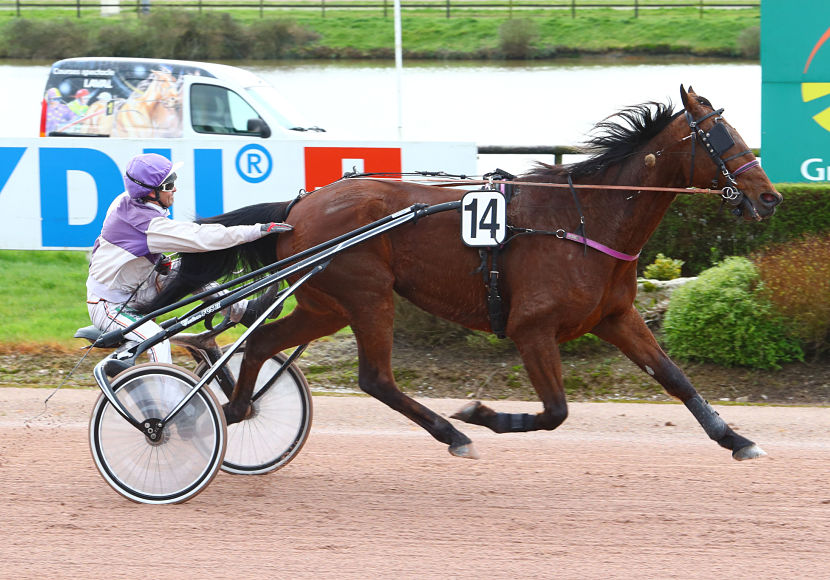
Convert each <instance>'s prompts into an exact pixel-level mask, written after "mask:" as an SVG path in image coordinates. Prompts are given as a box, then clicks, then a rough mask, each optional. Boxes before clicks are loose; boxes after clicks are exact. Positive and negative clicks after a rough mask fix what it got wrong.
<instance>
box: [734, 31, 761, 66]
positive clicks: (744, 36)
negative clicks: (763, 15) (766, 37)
mask: <svg viewBox="0 0 830 580" xmlns="http://www.w3.org/2000/svg"><path fill="white" fill-rule="evenodd" d="M738 52H739V53H740V54H741V56H742V57H744V58H752V59H758V58H760V56H761V27H760V26H750V27H749V28H744V29H743V30H741V32H740V34H738Z"/></svg>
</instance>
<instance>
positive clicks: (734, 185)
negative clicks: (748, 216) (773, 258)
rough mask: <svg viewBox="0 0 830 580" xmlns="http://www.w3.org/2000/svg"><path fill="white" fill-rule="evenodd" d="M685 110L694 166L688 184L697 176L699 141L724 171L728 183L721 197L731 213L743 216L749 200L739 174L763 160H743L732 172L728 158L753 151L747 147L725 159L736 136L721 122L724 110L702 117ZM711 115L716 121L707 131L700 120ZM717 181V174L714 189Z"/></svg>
mask: <svg viewBox="0 0 830 580" xmlns="http://www.w3.org/2000/svg"><path fill="white" fill-rule="evenodd" d="M684 113H685V114H686V122H687V123H688V124H689V128H690V129H691V130H692V132H691V133H690V134H689V136H688V137H684V139H683V140H686V139H691V140H692V163H691V169H690V170H689V187H691V186H692V180H693V179H694V174H695V153H696V144H697V141H698V140H699V141H700V143H701V144H702V145H703V147H704V148H705V149H706V153H708V154H709V157H710V158H711V159H712V161H713V162H714V163H715V165H717V166H718V168H720V172H721V174H722V175H723V176H724V177H725V178H726V182H727V184H726V185H725V186H724V187H723V189H722V190H721V197H722V198H723V201H724V202H725V203H727V204H729V205H730V206H732V207H733V210H732V213H734V214H735V215H738V216H740V215H741V214H742V213H743V207H744V206H746V205H747V202H748V200H747V198H746V196H745V195H744V192H743V191H741V189H740V188H739V187H738V180H737V177H738V176H739V175H740V174H741V173H744V172H746V171H749V170H750V169H752V168H753V167H758V166H759V165H760V163H759V162H758V160H757V159H753V160H752V161H749V162H747V163H744V164H743V165H741V166H740V167H738V168H737V169H736V170H735V171H730V170H729V168H728V167H727V166H726V164H727V163H728V162H729V161H732V160H733V159H738V158H739V157H743V156H744V155H746V154H747V153H752V151H751V150H750V149H746V150H744V151H741V152H739V153H735V154H733V155H730V156H729V157H727V158H726V159H724V158H723V157H722V156H723V154H724V153H726V152H727V151H729V150H730V149H731V148H732V147H734V146H735V139H734V138H733V137H732V135H731V134H730V133H729V129H727V128H726V125H725V124H724V123H722V122H721V121H723V117H721V114H722V113H723V109H717V110H713V111H711V112H709V113H707V114H705V115H703V116H702V117H700V118H699V119H695V118H694V117H693V116H692V114H691V113H690V112H689V110H688V109H684ZM710 117H714V118H715V119H714V124H713V125H712V126H711V127H710V128H709V129H706V130H704V129H703V127H701V123H703V121H705V120H706V119H709V118H710ZM718 180H719V178H718V177H715V178H714V179H712V186H711V188H712V189H717V186H718ZM749 207H750V209H752V211H753V212H755V209H754V208H753V207H752V204H751V203H749Z"/></svg>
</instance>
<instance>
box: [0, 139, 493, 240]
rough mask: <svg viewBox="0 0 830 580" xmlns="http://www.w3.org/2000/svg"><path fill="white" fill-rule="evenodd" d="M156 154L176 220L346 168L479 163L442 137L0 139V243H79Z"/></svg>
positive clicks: (469, 166) (289, 189)
mask: <svg viewBox="0 0 830 580" xmlns="http://www.w3.org/2000/svg"><path fill="white" fill-rule="evenodd" d="M141 153H158V154H160V155H164V156H165V157H168V158H170V159H171V160H173V161H174V162H178V161H183V162H184V166H183V167H182V168H181V169H180V170H179V171H177V173H178V176H179V178H178V181H177V183H176V185H177V192H176V202H175V205H174V207H173V213H174V217H175V218H176V219H186V220H192V219H195V218H198V217H209V216H214V215H217V214H220V213H224V212H227V211H230V210H233V209H236V208H239V207H242V206H246V205H251V204H254V203H261V202H269V201H284V200H289V199H293V198H294V197H296V196H297V195H298V193H299V192H300V190H306V191H313V190H314V189H317V188H319V187H322V186H323V185H326V184H328V183H331V182H333V181H336V180H337V179H339V178H341V177H342V176H343V173H344V172H345V171H351V170H353V169H356V170H357V171H360V172H367V173H372V172H389V173H398V172H412V171H444V172H447V173H452V174H466V175H472V174H474V173H475V172H476V155H477V150H476V145H475V144H474V143H447V142H402V141H394V142H354V141H348V142H346V141H343V142H338V141H329V140H326V141H319V142H317V141H307V140H302V141H300V140H298V141H277V140H263V139H251V140H248V139H246V140H239V139H228V140H198V141H197V140H193V141H190V140H183V139H95V138H84V137H45V138H31V139H0V215H2V216H3V218H4V220H3V222H4V226H3V227H2V228H0V248H2V249H28V250H39V249H85V248H89V247H91V246H92V244H93V243H94V241H95V238H96V237H97V235H98V234H99V232H100V231H101V225H102V224H103V220H104V214H105V212H106V210H107V208H108V207H109V204H110V202H111V201H112V200H113V199H114V198H115V197H116V196H117V195H119V194H120V193H121V192H122V191H123V190H124V181H123V172H124V168H125V167H126V165H127V162H128V161H129V160H130V159H131V158H132V157H133V156H135V155H138V154H141Z"/></svg>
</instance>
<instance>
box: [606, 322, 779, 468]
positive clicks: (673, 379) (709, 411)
mask: <svg viewBox="0 0 830 580" xmlns="http://www.w3.org/2000/svg"><path fill="white" fill-rule="evenodd" d="M592 332H593V333H594V334H596V335H597V336H598V337H600V338H601V339H603V340H606V341H608V342H610V343H611V344H613V345H615V346H616V347H618V348H619V349H620V350H621V351H622V352H623V353H624V354H625V355H626V356H627V357H628V358H630V359H631V360H632V361H634V363H635V364H636V365H637V366H639V367H640V368H641V369H643V371H645V372H646V373H648V374H649V375H651V376H652V377H654V379H655V380H656V381H657V382H658V383H660V384H661V385H662V386H663V388H664V389H666V392H667V393H669V394H670V395H672V396H673V397H676V398H678V399H680V400H681V401H683V404H684V405H686V408H687V409H689V411H691V413H692V415H694V417H695V419H697V421H698V423H700V425H701V427H703V429H704V431H706V434H707V435H709V438H710V439H712V440H714V441H716V442H717V443H718V445H720V446H721V447H725V448H726V449H730V450H732V457H734V458H735V459H737V460H739V461H741V460H744V459H754V458H756V457H761V456H763V455H766V453H765V452H764V450H763V449H761V448H760V447H759V446H758V445H756V444H755V443H753V442H752V441H750V440H749V439H747V438H746V437H741V436H740V435H738V434H737V433H735V432H734V431H733V430H732V428H730V427H729V425H727V424H726V422H725V421H724V420H723V419H721V418H720V415H718V413H717V412H716V411H715V410H714V409H713V408H712V407H711V406H710V405H709V403H708V402H707V401H705V400H704V399H703V398H702V397H701V396H700V395H699V394H698V393H697V391H696V390H695V388H694V387H693V386H692V383H691V382H690V381H689V379H688V378H687V377H686V375H684V374H683V371H681V370H680V369H679V368H678V366H677V365H676V364H674V362H672V360H671V359H670V358H669V357H668V355H666V353H665V352H663V349H662V348H660V345H658V344H657V341H656V340H655V339H654V336H653V335H652V334H651V331H650V330H649V329H648V327H647V326H646V324H645V322H643V319H642V317H641V316H640V314H639V313H638V312H637V311H636V310H635V309H634V307H631V309H630V310H628V311H627V312H626V313H625V314H621V315H618V316H611V317H607V318H605V319H604V320H603V321H602V322H601V323H600V324H599V325H598V326H597V327H596V328H594V329H593V330H592Z"/></svg>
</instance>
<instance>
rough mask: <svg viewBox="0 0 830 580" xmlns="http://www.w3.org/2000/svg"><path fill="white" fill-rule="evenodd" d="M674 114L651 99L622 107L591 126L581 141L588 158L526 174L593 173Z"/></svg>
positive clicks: (625, 154)
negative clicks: (617, 111)
mask: <svg viewBox="0 0 830 580" xmlns="http://www.w3.org/2000/svg"><path fill="white" fill-rule="evenodd" d="M676 116H677V113H675V112H674V106H673V105H672V104H671V102H669V103H668V104H664V103H657V102H654V101H651V102H648V103H643V104H641V105H634V106H632V107H626V108H625V109H623V110H622V111H620V112H619V113H616V114H614V115H612V116H611V117H608V118H607V119H606V120H604V121H602V122H600V123H597V124H596V125H595V126H594V128H593V130H592V132H593V133H595V135H594V136H593V137H591V138H590V139H589V140H588V141H586V142H585V143H584V144H583V148H584V149H585V150H586V151H587V152H588V153H589V154H591V157H590V158H589V159H586V160H585V161H580V162H578V163H572V164H569V165H558V166H555V165H548V164H545V163H539V164H538V167H536V168H535V169H533V170H532V171H530V173H528V174H527V175H528V176H529V177H534V176H535V177H546V176H549V175H561V174H563V173H570V174H571V175H573V176H574V177H579V176H584V175H593V174H595V173H598V172H600V171H602V170H604V169H607V168H609V167H611V166H613V165H617V164H618V163H621V162H622V161H624V160H625V159H626V158H627V157H629V156H630V155H631V154H632V153H634V152H635V151H637V150H638V149H640V148H641V147H642V146H643V145H645V144H646V143H648V142H649V141H650V140H651V139H653V138H654V137H655V136H656V135H657V134H659V133H660V132H661V131H662V130H663V129H665V128H666V126H667V125H668V124H669V123H671V122H672V120H674V118H675V117H676Z"/></svg>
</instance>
